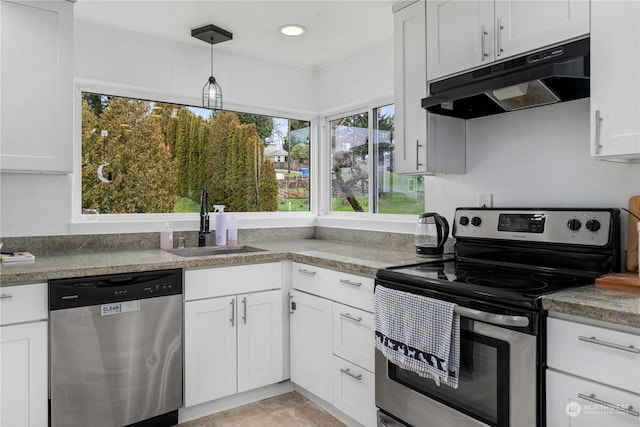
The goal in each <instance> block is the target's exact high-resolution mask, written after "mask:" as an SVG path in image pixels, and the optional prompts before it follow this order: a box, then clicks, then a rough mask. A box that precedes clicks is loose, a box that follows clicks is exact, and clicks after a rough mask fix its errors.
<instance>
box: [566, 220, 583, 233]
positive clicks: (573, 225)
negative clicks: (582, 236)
mask: <svg viewBox="0 0 640 427" xmlns="http://www.w3.org/2000/svg"><path fill="white" fill-rule="evenodd" d="M567 227H568V228H569V230H571V231H578V230H580V227H582V223H581V222H580V220H579V219H575V218H574V219H570V220H569V222H567Z"/></svg>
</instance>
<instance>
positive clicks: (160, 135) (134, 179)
mask: <svg viewBox="0 0 640 427" xmlns="http://www.w3.org/2000/svg"><path fill="white" fill-rule="evenodd" d="M310 145H311V133H310V122H309V121H303V120H295V119H292V118H286V117H285V118H283V117H272V116H266V115H259V114H247V113H239V112H232V111H212V110H209V109H205V108H200V107H194V106H189V105H180V104H174V103H166V102H159V101H152V100H143V99H136V98H129V97H123V96H112V95H108V94H103V93H91V92H82V148H81V162H82V163H81V170H82V195H81V200H82V203H81V204H82V213H83V214H91V213H100V214H129V213H179V212H197V211H199V203H200V200H199V197H200V190H201V188H202V187H203V186H206V187H207V188H208V190H209V200H210V201H211V204H213V203H215V204H221V205H225V206H226V209H225V210H226V211H229V212H276V211H306V212H308V211H309V206H310V205H309V202H310V191H309V189H310V186H311V185H310V184H311V183H310V180H311V174H310V173H309V170H310V166H311V162H310V160H311V159H310V152H311V150H310ZM210 208H211V206H210Z"/></svg>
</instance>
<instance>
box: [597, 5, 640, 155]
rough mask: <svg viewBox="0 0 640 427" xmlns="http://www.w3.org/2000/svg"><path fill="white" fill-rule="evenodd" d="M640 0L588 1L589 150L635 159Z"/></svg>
mask: <svg viewBox="0 0 640 427" xmlns="http://www.w3.org/2000/svg"><path fill="white" fill-rule="evenodd" d="M638 40H640V2H637V1H613V2H608V1H592V2H591V155H592V156H593V157H595V158H600V159H604V160H607V159H611V160H621V161H630V162H638V161H640V96H638V94H639V93H640V79H639V78H638V76H639V75H640V49H638Z"/></svg>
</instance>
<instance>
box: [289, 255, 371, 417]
mask: <svg viewBox="0 0 640 427" xmlns="http://www.w3.org/2000/svg"><path fill="white" fill-rule="evenodd" d="M373 282H374V281H373V279H370V278H367V277H362V276H357V275H353V274H348V273H341V272H337V271H334V270H328V269H325V268H319V267H315V266H310V265H305V264H300V263H293V271H292V287H293V288H294V289H293V290H292V292H291V303H290V304H291V306H290V313H291V314H290V329H291V380H292V381H293V382H294V383H295V384H297V385H299V386H301V387H303V388H304V389H306V390H308V391H309V392H311V393H313V394H315V395H316V396H318V397H320V398H321V399H323V400H324V401H326V402H328V403H330V404H332V405H333V406H334V407H335V408H336V409H338V410H340V411H341V412H343V413H344V414H346V415H348V416H349V417H351V418H352V419H353V420H355V421H357V422H358V423H360V424H362V425H365V426H373V425H375V424H376V407H375V381H374V326H373V285H374V283H373Z"/></svg>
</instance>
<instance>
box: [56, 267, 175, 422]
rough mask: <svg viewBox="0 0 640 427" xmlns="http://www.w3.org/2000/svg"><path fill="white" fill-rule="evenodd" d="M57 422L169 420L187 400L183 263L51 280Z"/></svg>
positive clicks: (170, 420)
mask: <svg viewBox="0 0 640 427" xmlns="http://www.w3.org/2000/svg"><path fill="white" fill-rule="evenodd" d="M49 310H50V312H51V313H50V341H51V345H50V348H51V350H50V351H51V353H50V364H51V369H50V376H51V378H50V380H51V381H50V394H49V396H50V408H51V409H50V412H51V416H50V419H51V425H52V426H65V427H69V426H83V427H84V426H105V427H107V426H109V427H111V426H118V427H119V426H126V425H132V424H135V425H139V426H144V425H153V426H165V425H166V426H169V425H174V424H177V423H178V408H179V407H181V406H182V270H179V269H176V270H163V271H152V272H140V273H134V274H118V275H108V276H92V277H83V278H75V279H60V280H52V281H50V282H49Z"/></svg>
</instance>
